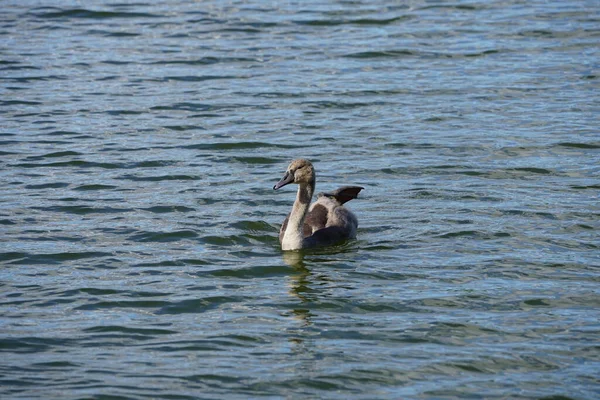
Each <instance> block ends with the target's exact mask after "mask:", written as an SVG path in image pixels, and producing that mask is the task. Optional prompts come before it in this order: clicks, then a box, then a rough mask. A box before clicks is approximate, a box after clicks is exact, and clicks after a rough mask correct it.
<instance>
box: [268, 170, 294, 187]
mask: <svg viewBox="0 0 600 400" xmlns="http://www.w3.org/2000/svg"><path fill="white" fill-rule="evenodd" d="M292 182H294V174H291V173H290V172H289V171H288V172H286V173H285V175H284V176H283V178H281V180H280V181H279V182H277V183H276V184H275V186H273V190H277V189H279V188H281V187H283V186H285V185H287V184H289V183H292Z"/></svg>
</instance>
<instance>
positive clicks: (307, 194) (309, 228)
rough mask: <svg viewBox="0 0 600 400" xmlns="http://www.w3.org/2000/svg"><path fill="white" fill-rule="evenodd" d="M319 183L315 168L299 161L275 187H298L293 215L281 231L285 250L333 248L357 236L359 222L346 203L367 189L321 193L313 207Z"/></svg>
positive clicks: (347, 187) (288, 218)
mask: <svg viewBox="0 0 600 400" xmlns="http://www.w3.org/2000/svg"><path fill="white" fill-rule="evenodd" d="M315 182H316V179H315V171H314V167H313V165H312V164H311V163H310V161H308V160H304V159H298V160H294V161H292V162H291V163H290V165H289V167H288V169H287V171H286V173H285V175H284V176H283V178H282V179H281V180H280V181H279V182H278V183H277V184H276V185H275V186H274V187H273V189H275V190H277V189H279V188H281V187H283V186H285V185H287V184H290V183H295V184H297V185H298V193H297V195H296V200H295V201H294V206H293V207H292V212H291V213H290V214H288V216H287V217H286V219H285V220H284V221H283V224H282V226H281V230H280V231H279V242H280V243H281V248H282V249H283V250H298V249H302V248H308V247H314V246H322V245H329V244H333V243H336V242H339V241H342V240H344V239H349V238H353V237H355V236H356V228H357V227H358V220H357V219H356V216H355V215H354V214H353V213H352V212H351V211H350V210H348V209H347V208H346V207H344V203H347V202H348V201H350V200H352V199H355V198H356V197H357V196H358V193H359V192H360V191H361V190H362V189H363V188H362V187H360V186H344V187H341V188H339V189H337V190H335V191H334V192H331V193H319V194H318V195H317V201H316V202H314V203H313V204H312V206H311V205H310V200H311V198H312V195H313V193H314V189H315Z"/></svg>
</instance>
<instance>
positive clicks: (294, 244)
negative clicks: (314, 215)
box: [282, 182, 315, 250]
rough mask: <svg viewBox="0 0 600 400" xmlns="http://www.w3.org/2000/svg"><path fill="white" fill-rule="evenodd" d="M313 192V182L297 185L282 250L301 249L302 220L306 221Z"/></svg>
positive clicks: (302, 235)
mask: <svg viewBox="0 0 600 400" xmlns="http://www.w3.org/2000/svg"><path fill="white" fill-rule="evenodd" d="M314 191H315V184H314V182H311V183H308V184H306V183H303V184H300V185H298V193H297V194H296V200H295V201H294V207H293V208H292V213H291V214H290V219H289V221H288V226H287V229H286V231H285V234H284V237H283V241H282V248H283V250H297V249H301V248H302V243H303V241H304V220H305V219H306V214H307V213H308V209H309V207H310V201H311V199H312V196H313V193H314Z"/></svg>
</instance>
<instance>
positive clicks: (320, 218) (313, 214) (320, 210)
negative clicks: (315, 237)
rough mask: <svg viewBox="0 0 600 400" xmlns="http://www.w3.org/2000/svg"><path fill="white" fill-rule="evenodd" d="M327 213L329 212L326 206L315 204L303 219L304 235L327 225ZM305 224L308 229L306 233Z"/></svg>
mask: <svg viewBox="0 0 600 400" xmlns="http://www.w3.org/2000/svg"><path fill="white" fill-rule="evenodd" d="M327 214H329V211H328V210H327V207H325V206H324V205H322V204H315V205H314V206H313V207H312V209H311V210H310V212H309V213H308V214H307V215H306V219H305V220H304V236H305V237H306V236H310V235H312V233H313V232H314V231H316V230H319V229H323V228H325V227H326V226H327ZM307 226H308V228H309V230H310V232H308V235H307V234H306V231H307V229H306V228H307Z"/></svg>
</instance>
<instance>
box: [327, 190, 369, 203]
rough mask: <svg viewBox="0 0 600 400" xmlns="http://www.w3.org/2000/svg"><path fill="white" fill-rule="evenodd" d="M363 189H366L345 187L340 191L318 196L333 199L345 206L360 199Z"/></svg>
mask: <svg viewBox="0 0 600 400" xmlns="http://www.w3.org/2000/svg"><path fill="white" fill-rule="evenodd" d="M363 189H364V188H363V187H361V186H343V187H341V188H339V189H336V190H334V191H333V192H329V193H319V194H318V196H319V197H320V196H327V197H333V198H334V199H336V200H337V201H338V202H339V203H340V204H344V203H347V202H349V201H350V200H352V199H355V198H356V197H358V194H359V193H360V191H361V190H363Z"/></svg>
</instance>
